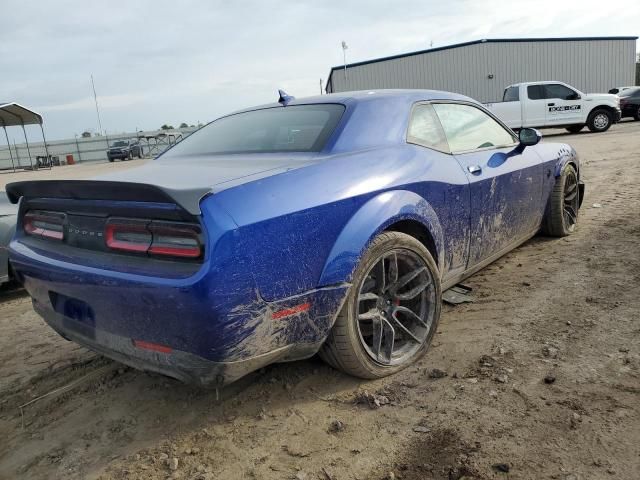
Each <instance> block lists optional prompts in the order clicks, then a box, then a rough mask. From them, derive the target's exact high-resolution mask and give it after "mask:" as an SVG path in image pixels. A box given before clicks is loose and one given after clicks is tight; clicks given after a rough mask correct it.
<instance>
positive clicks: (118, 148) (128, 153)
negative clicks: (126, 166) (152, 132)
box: [107, 140, 143, 162]
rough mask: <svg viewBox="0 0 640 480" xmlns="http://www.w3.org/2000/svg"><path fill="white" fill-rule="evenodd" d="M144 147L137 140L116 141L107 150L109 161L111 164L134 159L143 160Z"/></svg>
mask: <svg viewBox="0 0 640 480" xmlns="http://www.w3.org/2000/svg"><path fill="white" fill-rule="evenodd" d="M142 155H143V151H142V145H140V143H139V142H138V141H135V140H116V141H115V142H113V143H112V144H111V147H109V150H107V159H108V160H109V161H110V162H113V161H114V160H131V159H132V158H133V157H138V158H142Z"/></svg>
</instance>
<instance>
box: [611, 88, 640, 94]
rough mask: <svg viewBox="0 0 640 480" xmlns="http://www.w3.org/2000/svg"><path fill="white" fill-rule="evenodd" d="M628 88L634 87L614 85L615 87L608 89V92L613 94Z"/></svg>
mask: <svg viewBox="0 0 640 480" xmlns="http://www.w3.org/2000/svg"><path fill="white" fill-rule="evenodd" d="M629 88H636V87H615V88H612V89H611V90H609V93H612V94H614V95H618V94H619V93H620V92H623V91H624V90H627V89H629Z"/></svg>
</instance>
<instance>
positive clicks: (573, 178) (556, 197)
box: [542, 164, 580, 237]
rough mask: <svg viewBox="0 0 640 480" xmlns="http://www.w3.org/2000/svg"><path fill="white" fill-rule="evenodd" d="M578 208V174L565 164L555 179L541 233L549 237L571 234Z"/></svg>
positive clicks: (576, 218)
mask: <svg viewBox="0 0 640 480" xmlns="http://www.w3.org/2000/svg"><path fill="white" fill-rule="evenodd" d="M579 208H580V186H579V185H578V173H577V172H576V169H575V168H573V165H570V164H567V165H565V166H564V168H563V169H562V172H561V173H560V176H559V177H558V178H557V179H556V183H555V185H554V186H553V190H552V191H551V195H550V196H549V203H548V204H547V211H546V212H545V214H544V219H543V220H542V233H544V234H545V235H549V236H550V237H566V236H567V235H570V234H572V233H573V231H574V230H575V229H576V225H577V223H578V209H579Z"/></svg>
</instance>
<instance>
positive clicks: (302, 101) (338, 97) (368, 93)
mask: <svg viewBox="0 0 640 480" xmlns="http://www.w3.org/2000/svg"><path fill="white" fill-rule="evenodd" d="M380 99H385V100H387V101H392V102H394V101H395V102H398V103H406V104H412V103H415V102H421V101H429V100H460V101H466V102H473V103H478V102H477V101H476V100H474V99H472V98H470V97H467V96H464V95H460V94H458V93H452V92H445V91H441V90H423V89H371V90H357V91H351V92H340V93H329V94H326V95H315V96H312V97H302V98H293V99H292V100H290V101H289V102H288V103H287V106H289V105H310V104H319V103H341V104H344V105H353V104H358V103H364V102H371V101H376V100H380ZM281 106H282V105H281V104H280V103H278V102H273V103H267V104H264V105H258V106H255V107H250V108H245V109H242V110H239V111H236V112H233V113H231V114H230V115H233V114H236V113H242V112H249V111H252V110H260V109H263V108H273V107H281Z"/></svg>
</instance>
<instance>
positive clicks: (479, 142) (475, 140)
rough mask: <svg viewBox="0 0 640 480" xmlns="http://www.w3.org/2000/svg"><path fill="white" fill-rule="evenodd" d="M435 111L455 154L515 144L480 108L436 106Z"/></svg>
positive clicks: (451, 104) (461, 105)
mask: <svg viewBox="0 0 640 480" xmlns="http://www.w3.org/2000/svg"><path fill="white" fill-rule="evenodd" d="M433 108H434V109H435V111H436V113H437V114H438V118H439V119H440V123H441V124H442V128H443V129H444V133H445V135H446V136H447V140H448V141H449V148H451V151H452V152H453V153H456V152H465V151H469V150H477V149H479V148H489V147H496V148H498V147H506V146H510V145H513V144H514V143H516V141H515V138H514V137H513V135H512V134H511V133H510V132H509V131H508V130H506V129H505V128H504V127H503V126H502V125H500V124H499V123H498V122H496V121H495V120H494V119H493V118H491V117H490V116H489V115H487V114H486V113H485V112H483V111H482V110H480V109H479V108H476V107H472V106H471V105H463V104H458V103H436V104H434V105H433Z"/></svg>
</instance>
